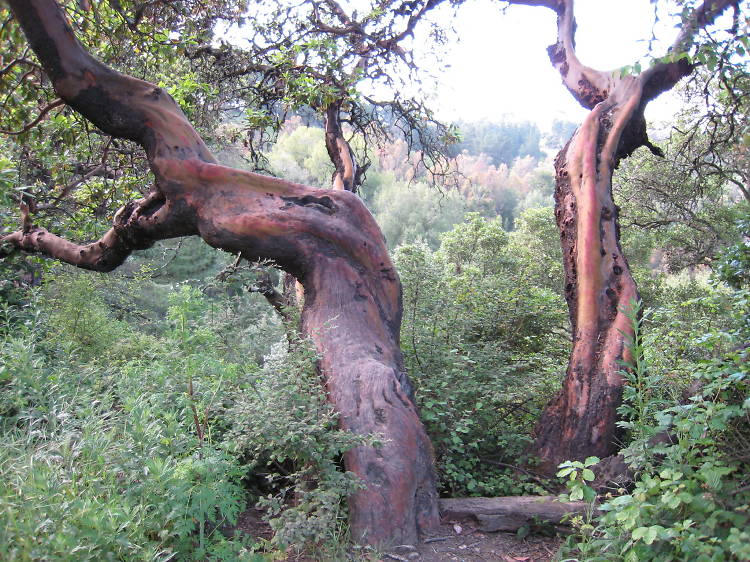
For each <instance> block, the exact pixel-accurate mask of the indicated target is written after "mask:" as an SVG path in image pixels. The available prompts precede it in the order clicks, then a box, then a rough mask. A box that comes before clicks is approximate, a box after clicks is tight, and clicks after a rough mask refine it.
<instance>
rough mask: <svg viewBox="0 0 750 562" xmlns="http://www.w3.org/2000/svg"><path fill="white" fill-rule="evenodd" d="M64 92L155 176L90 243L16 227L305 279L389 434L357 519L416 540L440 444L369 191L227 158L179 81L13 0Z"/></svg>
mask: <svg viewBox="0 0 750 562" xmlns="http://www.w3.org/2000/svg"><path fill="white" fill-rule="evenodd" d="M9 4H10V6H11V9H12V11H13V14H14V16H15V17H16V19H17V20H18V22H19V23H20V24H21V26H22V28H23V30H24V32H25V34H26V36H27V38H28V40H29V43H30V45H31V47H32V49H33V50H34V51H35V52H36V54H37V56H38V57H39V59H40V61H41V63H42V65H43V67H44V69H45V71H46V72H47V74H48V75H49V76H50V78H51V79H52V81H53V84H54V87H55V90H56V91H57V93H58V95H59V96H60V97H61V98H62V99H64V100H65V101H66V103H68V104H69V105H70V106H71V107H73V108H74V109H76V110H77V111H79V112H80V113H81V114H82V115H83V116H84V117H86V118H87V119H89V120H90V121H91V122H93V123H94V124H96V125H97V126H98V127H99V128H100V129H102V130H103V131H105V132H106V133H109V134H111V135H114V136H117V137H123V138H128V139H131V140H134V141H136V142H138V143H140V144H141V145H142V146H143V147H144V149H145V150H146V154H147V156H148V159H149V162H150V165H151V168H152V170H153V172H154V175H155V176H156V185H155V188H154V190H153V192H152V193H151V194H149V196H147V197H146V198H144V199H142V200H140V201H136V202H133V203H130V204H128V205H127V206H125V207H123V209H121V210H120V211H119V212H118V214H117V216H116V218H115V221H114V225H113V228H112V229H111V230H110V231H109V232H107V233H106V234H105V235H104V236H103V237H102V238H101V239H100V240H98V241H96V242H94V243H92V244H88V245H77V244H74V243H71V242H68V241H67V240H64V239H62V238H59V237H57V236H55V235H53V234H51V233H49V232H47V231H46V230H44V229H41V228H36V227H34V226H33V225H31V224H30V223H26V224H25V225H24V228H23V230H20V231H18V232H15V233H12V234H10V235H7V236H5V237H3V240H4V241H6V242H10V243H12V244H14V245H15V246H16V247H18V248H20V249H22V250H25V251H30V252H40V253H44V254H46V255H49V256H51V257H55V258H57V259H61V260H63V261H66V262H68V263H71V264H73V265H77V266H79V267H83V268H87V269H92V270H97V271H109V270H111V269H114V268H115V267H117V266H118V265H120V264H121V263H122V262H123V261H124V260H125V259H126V258H127V256H128V255H129V254H130V253H131V251H132V250H134V249H139V248H143V247H148V246H149V245H150V244H152V243H153V242H154V241H156V240H160V239H164V238H170V237H175V236H185V235H191V234H197V235H200V236H201V237H202V238H203V239H204V240H205V241H206V242H207V243H208V244H210V245H211V246H213V247H215V248H219V249H222V250H225V251H228V252H232V253H235V254H239V253H241V254H242V256H243V257H245V258H248V259H257V260H261V259H270V260H273V261H274V262H275V263H276V264H278V265H279V266H280V267H281V268H283V269H284V270H286V271H288V272H289V273H291V274H292V275H294V276H295V277H296V278H297V279H298V280H299V281H300V282H301V283H302V284H303V285H304V289H305V299H304V300H305V304H304V308H303V311H302V326H303V330H304V333H305V334H307V335H309V337H311V338H312V340H313V341H314V343H315V345H316V347H317V349H318V350H319V352H320V354H321V361H320V369H321V372H322V374H323V376H324V377H325V380H326V385H327V388H328V392H329V396H330V400H331V401H332V403H333V404H334V406H335V408H336V410H337V411H338V412H339V415H340V424H341V426H342V427H343V428H345V429H348V430H351V431H354V432H356V433H360V434H373V435H380V436H381V439H382V441H383V445H382V446H381V447H378V448H373V447H358V448H356V449H354V450H352V451H349V452H348V453H346V455H345V463H346V467H347V468H348V469H349V470H351V471H353V472H354V473H355V474H357V475H358V476H359V477H360V478H361V479H362V481H363V483H364V484H365V488H364V489H363V490H361V491H359V492H357V493H355V494H353V495H352V497H351V498H350V513H351V530H352V534H353V535H354V537H355V538H356V539H357V540H360V541H363V542H367V543H374V544H393V543H397V544H401V543H413V542H414V541H415V540H416V538H417V532H418V530H420V529H421V530H424V529H427V528H430V527H432V526H433V525H435V524H437V522H438V511H437V493H436V488H435V486H436V484H435V475H434V469H433V455H432V448H431V445H430V442H429V439H428V437H427V435H426V433H425V431H424V428H423V426H422V424H421V422H420V420H419V417H418V414H417V411H416V408H415V406H414V403H413V400H412V397H411V387H410V384H409V381H408V378H407V376H406V374H405V372H404V370H403V366H402V358H401V352H400V348H399V330H400V324H401V285H400V282H399V279H398V276H397V274H396V272H395V270H394V268H393V265H392V263H391V261H390V258H389V256H388V253H387V250H386V247H385V243H384V240H383V236H382V234H381V232H380V229H379V228H378V226H377V224H376V223H375V220H374V219H373V217H372V216H371V215H370V213H369V211H368V210H367V209H366V208H365V206H364V204H363V203H362V202H361V200H360V199H359V198H358V197H356V196H355V195H354V194H353V193H351V192H348V191H343V190H337V191H330V190H320V189H314V188H310V187H307V186H303V185H298V184H294V183H290V182H287V181H283V180H279V179H275V178H270V177H267V176H262V175H258V174H253V173H250V172H244V171H240V170H235V169H231V168H227V167H224V166H220V165H218V164H216V161H215V160H214V158H213V156H212V155H211V153H210V152H209V150H208V149H207V148H206V145H205V144H204V143H203V141H202V140H201V138H200V137H199V136H198V134H197V133H196V132H195V130H194V129H193V127H192V126H191V125H190V124H189V123H188V121H187V120H186V118H185V116H184V115H183V113H182V111H181V110H180V108H179V107H178V106H177V104H176V103H175V102H174V100H172V98H171V97H170V96H169V94H168V93H167V92H165V91H163V90H161V89H160V88H157V87H155V86H154V85H153V84H149V83H148V82H144V81H141V80H138V79H135V78H132V77H129V76H126V75H123V74H120V73H118V72H115V71H113V70H112V69H109V68H107V67H105V66H103V65H102V64H101V63H99V62H98V61H96V60H94V59H93V58H92V57H91V56H90V55H89V54H88V53H87V52H86V51H85V49H83V48H82V47H81V45H80V44H79V43H78V41H77V40H76V38H75V37H74V35H73V32H72V30H71V29H70V27H69V25H68V24H67V22H66V21H65V18H64V16H63V14H62V12H61V11H60V9H59V7H58V6H57V4H56V3H55V2H54V1H53V0H28V1H27V0H10V2H9Z"/></svg>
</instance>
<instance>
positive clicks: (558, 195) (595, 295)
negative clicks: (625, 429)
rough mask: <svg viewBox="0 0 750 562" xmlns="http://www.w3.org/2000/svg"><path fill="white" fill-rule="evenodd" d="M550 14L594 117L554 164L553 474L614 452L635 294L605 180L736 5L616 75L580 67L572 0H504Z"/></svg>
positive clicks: (541, 426)
mask: <svg viewBox="0 0 750 562" xmlns="http://www.w3.org/2000/svg"><path fill="white" fill-rule="evenodd" d="M509 1H510V3H516V4H526V5H536V6H545V7H548V8H551V9H553V10H554V11H555V12H556V14H557V28H558V39H557V42H556V43H555V44H554V45H552V46H550V47H549V48H548V54H549V58H550V61H551V62H552V65H553V66H554V67H555V68H556V69H557V70H558V71H559V73H560V76H561V77H562V80H563V84H564V85H565V86H566V88H567V89H568V90H569V91H570V92H571V94H572V95H573V96H574V97H575V99H576V100H577V101H578V102H579V103H580V104H581V105H583V106H584V107H585V108H587V109H589V110H591V113H589V115H588V117H586V119H585V120H584V122H583V124H582V125H581V126H580V127H579V129H578V130H577V131H576V132H575V134H574V135H573V137H572V138H571V140H570V141H569V142H568V144H567V146H565V148H563V150H562V151H560V153H559V154H558V156H557V159H556V160H555V171H556V190H555V217H556V220H557V225H558V229H559V231H560V243H561V246H562V251H563V259H564V265H565V297H566V300H567V302H568V307H569V312H570V321H571V325H572V333H573V349H572V352H571V356H570V361H569V364H568V368H567V373H566V376H565V380H564V383H563V388H562V390H561V391H560V392H559V393H558V395H557V396H556V397H555V398H554V399H553V400H552V401H551V403H550V404H549V405H548V406H547V407H546V409H545V411H544V412H543V414H542V416H541V418H540V420H539V422H538V424H537V427H536V430H535V442H534V444H533V446H532V449H531V452H532V453H534V454H535V455H536V456H538V457H539V459H540V461H541V465H540V466H539V468H538V470H539V471H541V472H543V473H547V474H552V473H554V472H555V469H556V467H557V465H558V464H559V463H560V462H562V461H565V460H568V459H579V460H580V459H583V458H585V457H587V456H591V455H594V456H598V457H602V458H603V457H606V456H609V455H611V454H612V453H613V452H615V450H616V449H617V447H618V428H617V425H616V421H617V408H618V406H619V405H620V403H621V399H622V387H623V378H622V376H621V369H622V368H623V367H622V362H623V361H625V362H627V361H628V360H629V350H628V349H627V346H626V341H627V338H628V337H629V336H630V335H632V328H631V326H630V322H629V320H628V318H627V314H629V309H630V307H631V306H632V304H633V303H634V302H635V301H636V300H637V299H638V291H637V288H636V284H635V282H634V280H633V277H632V275H631V273H630V269H629V267H628V263H627V260H626V258H625V256H624V255H623V253H622V248H621V247H620V232H619V225H618V221H617V215H618V208H617V206H616V205H615V204H614V201H613V198H612V175H613V172H614V169H615V167H616V166H617V163H618V162H619V161H620V159H622V158H624V157H627V156H629V155H630V154H631V153H632V152H633V151H634V150H635V149H636V148H638V147H639V146H647V147H649V148H650V149H651V150H653V151H658V149H656V147H654V146H653V145H652V144H651V143H650V142H649V140H648V137H647V135H646V122H645V119H644V116H643V112H644V109H645V107H646V105H647V104H648V102H649V101H651V100H652V99H654V98H655V97H657V96H658V95H659V94H660V93H662V92H664V91H667V90H669V89H671V88H672V87H673V86H674V85H675V84H676V83H677V82H678V81H679V80H680V79H681V78H683V77H684V76H687V75H688V74H690V73H691V72H692V71H693V67H692V66H691V65H690V64H689V63H688V62H687V60H686V59H685V58H684V57H680V56H678V55H679V54H680V53H684V52H685V50H686V49H687V48H689V46H690V45H691V43H692V39H693V35H694V34H695V33H696V32H697V31H698V30H699V29H701V28H703V27H705V26H706V25H709V24H710V23H712V22H713V21H714V19H715V18H716V17H717V16H718V15H719V14H720V13H721V12H722V11H724V10H725V9H727V8H728V7H730V6H734V5H736V4H737V0H706V1H705V2H704V3H703V4H702V5H700V6H699V7H698V8H697V9H696V10H695V12H694V13H693V15H692V16H691V17H690V18H689V19H688V20H686V21H685V23H684V25H683V28H682V30H681V31H680V32H679V34H678V37H677V39H676V41H675V43H674V44H673V46H672V48H671V49H670V53H669V54H670V55H672V56H671V57H667V60H668V62H661V63H658V64H655V65H654V66H652V67H651V68H649V69H648V70H647V71H645V72H643V73H641V74H639V75H637V76H636V75H629V76H621V75H620V74H619V73H618V72H603V71H598V70H595V69H592V68H590V67H587V66H585V65H583V64H582V63H581V61H580V60H579V59H578V57H577V55H576V52H575V41H574V35H575V28H576V23H575V19H574V14H573V0H509Z"/></svg>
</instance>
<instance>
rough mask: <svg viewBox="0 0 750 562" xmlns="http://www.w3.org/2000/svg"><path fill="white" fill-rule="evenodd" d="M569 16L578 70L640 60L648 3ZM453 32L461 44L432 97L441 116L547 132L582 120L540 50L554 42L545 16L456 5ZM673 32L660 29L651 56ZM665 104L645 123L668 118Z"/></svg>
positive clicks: (653, 108)
mask: <svg viewBox="0 0 750 562" xmlns="http://www.w3.org/2000/svg"><path fill="white" fill-rule="evenodd" d="M575 10H576V20H577V22H578V31H577V33H576V45H577V52H578V56H579V59H580V60H581V62H583V64H585V65H587V66H591V67H593V68H596V69H600V70H608V69H616V68H620V67H622V66H625V65H632V64H633V63H635V62H636V61H638V60H639V59H645V58H646V55H647V54H648V47H649V46H648V39H649V38H650V37H651V33H652V25H653V5H652V4H651V3H650V2H649V0H577V2H576V7H575ZM661 16H662V18H663V19H666V16H665V15H664V14H661ZM442 17H445V16H442ZM453 26H454V28H455V30H456V32H457V35H458V37H459V38H460V40H459V42H458V43H457V44H454V45H452V46H450V47H449V48H448V49H447V53H446V58H445V60H444V61H443V62H444V63H446V64H449V65H450V68H447V69H446V70H445V71H444V72H443V73H442V77H441V80H440V86H439V87H438V88H437V90H436V92H435V94H434V103H435V106H436V107H438V108H439V116H440V117H442V118H443V119H447V120H458V119H462V120H467V121H477V120H484V119H487V120H490V121H500V120H505V119H512V120H530V121H536V122H537V123H539V125H540V126H541V127H542V129H546V128H547V125H548V124H549V123H550V122H551V121H552V119H554V118H560V119H567V120H571V121H575V122H580V121H581V120H582V118H583V117H584V116H585V114H586V112H585V110H584V109H582V108H581V107H580V106H579V105H578V103H577V102H576V101H575V100H574V99H573V97H572V96H571V95H570V93H569V92H568V91H567V90H566V89H565V88H564V87H563V86H562V83H561V81H560V76H559V74H558V73H557V71H556V70H555V69H554V68H552V65H551V64H550V62H549V59H548V58H547V46H548V45H550V44H552V43H554V42H555V40H556V37H557V32H556V24H555V14H554V12H552V10H549V9H547V8H539V7H527V6H511V7H509V8H508V10H507V11H506V12H505V13H503V12H502V11H501V7H500V5H499V4H498V2H490V1H489V0H475V1H474V2H467V3H466V4H465V5H463V6H461V8H460V9H459V10H458V14H457V17H456V18H455V20H454V21H453ZM675 33H676V30H675V29H674V28H670V27H667V26H666V25H662V26H660V28H659V29H658V30H657V36H658V37H659V39H660V40H661V41H662V43H661V44H657V45H655V46H654V49H655V52H654V55H657V56H658V55H661V54H663V53H664V52H665V51H666V47H667V46H668V45H669V44H670V43H671V42H672V40H673V39H674V35H675ZM432 64H434V59H433V62H432ZM663 97H665V96H663ZM669 97H670V96H667V99H657V100H655V101H654V102H652V103H651V104H650V105H649V107H648V110H647V118H649V119H657V120H664V119H670V117H671V115H673V114H674V111H675V109H676V104H675V103H674V101H671V102H670V100H669ZM673 99H674V98H672V100H673Z"/></svg>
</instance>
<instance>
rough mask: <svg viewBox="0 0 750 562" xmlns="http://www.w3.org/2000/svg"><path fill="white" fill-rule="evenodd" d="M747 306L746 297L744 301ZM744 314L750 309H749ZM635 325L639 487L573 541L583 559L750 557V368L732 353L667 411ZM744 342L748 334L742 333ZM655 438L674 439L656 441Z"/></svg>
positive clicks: (704, 367) (625, 411) (606, 507)
mask: <svg viewBox="0 0 750 562" xmlns="http://www.w3.org/2000/svg"><path fill="white" fill-rule="evenodd" d="M736 296H737V298H739V299H742V298H744V297H742V296H741V292H740V293H738V295H736ZM743 312H744V313H746V312H747V311H746V310H744V311H743ZM633 320H634V327H635V338H634V340H633V342H631V349H632V351H633V353H634V357H635V361H634V363H633V364H631V365H629V368H628V369H627V370H626V371H625V376H626V377H627V379H628V386H627V387H626V391H625V394H624V399H625V400H624V404H623V406H622V407H621V409H620V414H621V415H622V416H624V417H625V418H626V421H625V422H622V423H623V425H624V426H625V427H626V428H627V429H628V430H629V431H630V436H631V438H632V442H631V443H630V444H629V446H628V447H627V448H626V449H625V450H624V451H623V454H624V456H625V459H626V461H627V462H628V463H629V464H630V466H631V468H632V470H633V471H634V472H635V475H636V476H635V483H634V486H633V489H632V490H629V491H626V490H623V489H621V490H619V492H620V495H618V496H616V497H613V498H612V497H611V496H610V498H611V499H608V500H607V501H605V502H604V503H603V504H602V505H600V506H599V510H600V511H601V512H602V515H600V516H599V517H598V519H597V520H596V521H595V522H593V524H591V523H590V522H589V523H588V524H587V525H583V526H582V527H581V531H582V532H581V533H580V534H579V535H577V536H574V537H572V538H571V539H569V540H568V542H567V546H566V548H564V549H563V554H564V555H567V556H571V555H573V556H575V557H576V559H580V560H625V561H643V560H656V561H668V560H699V561H700V560H706V561H709V560H750V532H748V529H749V528H750V485H748V478H747V475H748V473H749V470H748V469H750V454H748V453H750V448H748V444H749V443H750V365H749V363H748V361H747V359H748V358H747V356H746V353H747V352H746V351H744V350H742V348H741V346H740V348H739V349H740V351H734V352H730V353H727V354H725V355H724V356H723V357H721V358H719V359H714V360H711V361H704V362H703V363H702V364H701V365H699V366H697V367H695V368H694V372H693V378H694V381H695V383H696V387H697V388H699V390H697V391H694V393H693V395H692V396H691V397H690V398H689V399H688V400H686V401H683V402H681V403H679V404H676V405H675V404H673V405H665V404H664V403H663V402H662V398H661V397H659V396H656V395H655V394H654V393H653V389H654V388H655V386H656V385H657V384H659V382H660V381H658V378H656V377H657V375H656V374H654V373H652V372H651V371H649V367H648V365H647V363H646V362H645V360H644V347H643V345H642V340H641V334H640V328H641V325H642V322H641V320H636V319H635V318H633ZM734 335H735V336H736V337H737V338H738V339H737V340H735V341H741V342H744V341H746V339H747V336H748V333H747V332H742V331H740V332H736V333H735V334H734ZM657 433H659V434H661V435H664V436H668V437H667V438H666V439H660V440H658V441H654V440H653V437H654V435H656V434H657Z"/></svg>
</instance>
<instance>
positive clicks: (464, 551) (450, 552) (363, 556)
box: [232, 508, 561, 562]
mask: <svg viewBox="0 0 750 562" xmlns="http://www.w3.org/2000/svg"><path fill="white" fill-rule="evenodd" d="M232 531H234V532H237V531H239V532H243V533H246V534H248V535H251V536H253V537H256V538H262V539H267V540H270V539H271V538H272V537H273V531H272V530H271V528H270V527H269V526H268V523H266V522H265V521H263V511H261V510H260V509H257V508H250V509H248V510H246V511H245V512H243V513H242V514H241V515H240V517H239V519H238V521H237V525H236V526H235V527H234V528H233V529H232ZM560 543H561V539H559V538H557V537H545V536H534V535H529V536H527V537H525V538H519V537H518V536H517V535H516V534H515V533H502V532H501V533H485V532H482V531H480V530H478V529H477V528H476V527H475V526H474V524H473V523H472V522H470V521H458V520H455V521H454V520H452V521H445V522H444V523H443V524H442V525H441V527H440V529H439V530H438V531H437V532H436V533H434V534H433V535H431V536H427V537H422V538H421V539H420V542H419V543H418V544H415V545H400V546H397V547H395V548H392V549H390V550H388V551H385V552H375V551H367V550H352V551H351V552H348V553H342V554H340V555H337V556H335V557H332V556H331V555H325V554H322V553H321V554H319V555H316V554H315V553H307V554H303V555H294V554H291V553H290V554H289V556H288V557H287V558H286V561H285V562H319V561H322V562H328V561H331V562H338V561H339V560H341V561H342V562H343V561H344V560H348V561H352V562H354V561H357V562H393V561H394V560H395V561H397V562H411V561H415V562H495V561H496V562H549V561H552V560H554V557H555V553H556V552H557V550H558V548H559V547H560Z"/></svg>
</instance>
